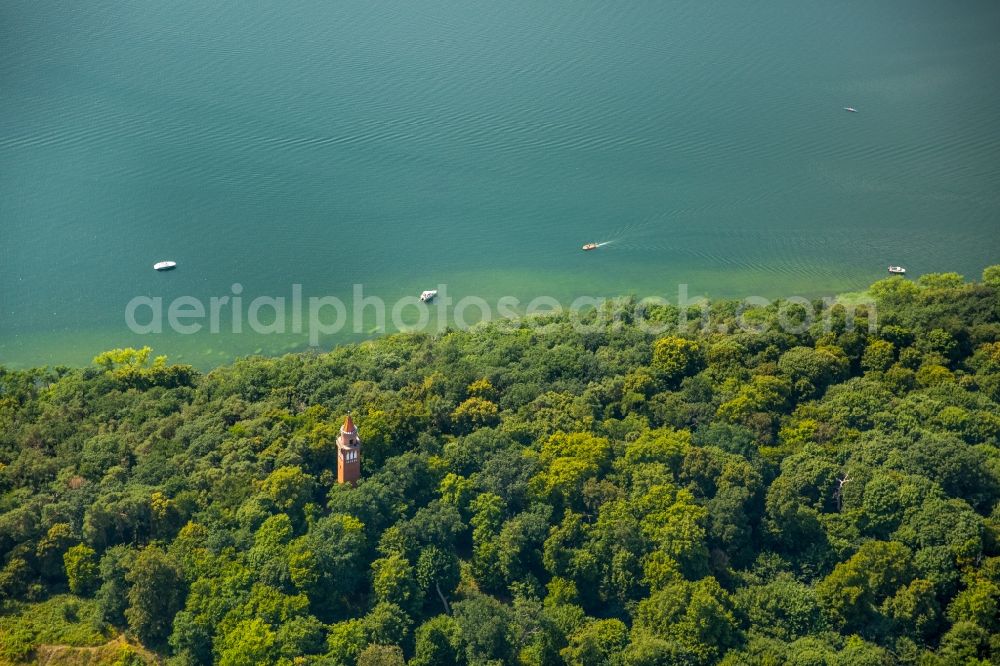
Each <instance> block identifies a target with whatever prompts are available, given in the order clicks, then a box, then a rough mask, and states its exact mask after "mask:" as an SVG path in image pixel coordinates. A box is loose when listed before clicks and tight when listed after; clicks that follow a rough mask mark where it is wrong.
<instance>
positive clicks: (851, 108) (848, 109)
mask: <svg viewBox="0 0 1000 666" xmlns="http://www.w3.org/2000/svg"><path fill="white" fill-rule="evenodd" d="M844 111H847V112H848V113H857V112H858V110H857V109H855V108H854V107H853V106H845V107H844Z"/></svg>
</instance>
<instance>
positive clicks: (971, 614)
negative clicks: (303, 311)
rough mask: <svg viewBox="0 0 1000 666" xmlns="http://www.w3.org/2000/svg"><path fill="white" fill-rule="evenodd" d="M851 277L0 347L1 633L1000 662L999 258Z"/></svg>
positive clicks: (115, 647) (21, 648)
mask: <svg viewBox="0 0 1000 666" xmlns="http://www.w3.org/2000/svg"><path fill="white" fill-rule="evenodd" d="M869 293H870V294H871V295H872V297H873V298H874V299H875V303H876V305H877V307H876V309H875V312H877V325H873V326H871V327H869V323H874V322H872V321H871V317H872V316H873V312H872V310H871V309H870V308H866V307H859V308H858V309H857V310H856V311H855V312H854V313H853V314H854V318H853V327H852V326H851V325H850V324H851V320H850V318H849V317H848V316H847V311H846V310H844V309H841V308H837V309H835V310H834V312H833V315H832V317H831V318H830V319H829V321H828V322H826V323H825V324H824V322H822V321H819V320H817V321H814V322H813V323H812V325H811V326H802V327H799V329H798V330H799V332H795V333H793V332H788V330H787V329H788V328H789V327H788V326H787V318H788V317H787V316H786V317H785V318H784V319H785V320H786V321H785V323H786V325H785V326H784V327H782V326H779V325H778V319H779V317H778V307H777V306H770V307H760V308H758V309H756V310H754V311H752V312H750V313H749V315H747V314H744V319H746V317H747V316H749V317H750V318H751V319H752V320H753V321H754V323H755V326H756V328H757V329H758V330H756V331H753V332H749V331H744V330H740V328H739V327H737V326H735V323H736V317H737V314H738V313H737V307H736V304H734V303H729V302H721V301H720V302H717V303H714V304H713V305H712V308H711V325H710V326H709V327H708V328H707V329H703V330H699V331H694V330H691V331H673V332H671V333H666V334H660V335H654V334H651V333H649V332H648V331H644V330H643V329H642V328H641V327H639V326H636V325H635V323H634V318H635V316H636V314H637V309H638V308H640V307H642V306H640V305H638V304H637V303H636V302H634V301H629V300H624V301H621V302H619V303H617V304H616V306H615V308H616V312H617V315H618V317H617V319H618V321H617V322H615V321H611V320H610V319H609V318H607V319H602V318H601V317H600V313H599V312H593V313H591V321H590V323H591V324H593V325H591V326H583V327H582V326H579V325H574V324H573V322H571V321H569V319H568V318H565V317H559V316H556V317H553V318H551V319H548V320H546V321H545V322H544V324H545V325H544V327H539V326H538V325H537V324H538V322H537V321H535V322H525V321H521V322H501V323H495V324H491V325H488V326H485V327H482V328H479V329H476V330H473V331H449V332H445V333H443V334H440V335H436V336H428V335H418V334H398V335H391V336H388V337H384V338H381V339H378V340H374V341H371V342H366V343H363V344H359V345H353V346H345V347H341V348H336V349H334V350H333V351H330V352H329V353H303V354H294V355H289V356H285V357H283V358H274V359H269V358H248V359H245V360H241V361H239V362H236V363H235V364H233V365H231V366H228V367H222V368H218V369H216V370H213V371H212V372H209V373H206V374H202V373H199V372H197V371H196V370H194V369H193V368H191V367H187V366H177V365H170V364H169V363H167V362H166V361H165V360H164V359H152V358H150V354H149V350H116V351H112V352H107V353H104V354H101V355H100V356H98V357H97V358H96V359H95V361H94V364H93V366H91V367H88V368H84V369H67V368H44V369H36V370H29V371H15V370H0V599H2V600H3V606H2V616H0V660H7V661H9V662H14V663H18V662H30V661H32V660H35V659H39V656H40V655H42V654H44V655H47V656H48V657H51V659H53V660H58V658H63V659H65V660H67V661H66V663H70V662H69V661H68V660H71V659H72V658H74V654H76V655H77V656H79V655H78V654H77V653H74V651H73V650H70V649H63V648H60V650H61V651H59V650H57V649H56V648H54V647H53V646H55V645H70V646H102V645H104V647H103V648H100V649H102V650H104V651H105V652H103V653H100V654H104V655H105V657H104V658H106V659H108V660H109V661H110V660H117V661H118V662H119V663H141V662H144V661H149V660H152V659H154V658H156V656H159V657H162V658H165V659H167V660H168V662H169V663H175V664H211V663H218V664H222V665H225V666H237V665H244V664H245V665H251V664H289V665H291V664H316V665H320V664H323V665H330V666H337V665H344V666H355V665H357V666H368V665H373V664H379V665H391V664H404V663H405V664H411V665H413V666H430V665H434V664H441V665H445V664H467V665H468V666H479V665H484V664H498V665H499V664H525V665H529V664H530V665H534V664H538V665H541V664H569V665H587V666H597V665H603V664H607V665H619V666H640V665H643V666H645V665H653V664H691V665H702V664H716V663H722V664H728V665H735V664H760V665H762V666H763V665H765V664H801V665H806V664H809V665H814V664H890V663H905V664H925V665H937V664H942V665H944V664H966V665H967V664H988V663H993V664H996V663H1000V449H998V434H1000V410H998V401H1000V267H994V268H991V269H987V271H986V273H985V274H984V276H983V280H982V282H980V283H966V282H964V281H963V279H962V278H961V277H960V276H957V275H954V274H935V275H929V276H924V277H922V278H921V279H920V280H918V281H916V282H913V281H909V280H905V279H902V278H891V279H887V280H883V281H881V282H878V283H876V284H875V285H873V286H872V288H871V289H870V291H869ZM796 307H798V306H796ZM788 312H793V314H794V309H788V308H786V309H785V314H786V315H787V314H788ZM642 314H643V316H644V317H645V318H647V319H648V318H652V319H654V320H658V321H661V322H664V323H668V324H669V323H672V322H676V321H677V319H678V315H679V313H678V311H677V310H676V308H671V307H667V306H661V307H657V308H647V309H644V310H643V311H642ZM801 314H802V313H800V315H801ZM693 319H697V317H694V318H693ZM595 322H596V323H595ZM722 325H725V326H726V327H728V328H727V330H730V331H734V332H731V333H720V332H719V331H720V330H722V329H721V328H720V326H722ZM826 329H829V330H826ZM348 410H351V412H352V414H353V416H354V420H355V422H356V423H357V425H358V428H359V432H360V435H361V439H362V441H363V480H362V482H361V483H360V484H358V486H357V487H355V488H350V487H348V486H339V485H337V483H336V444H335V439H336V437H337V434H338V432H339V428H340V425H341V423H342V422H343V419H344V415H345V413H346V412H347V411H348ZM122 634H124V635H125V636H126V638H127V640H126V641H123V640H121V639H120V638H119V636H120V635H122ZM109 641H114V642H113V643H111V644H109V645H111V647H109V646H108V645H105V644H108V643H109ZM95 654H97V653H95ZM60 655H61V657H60ZM50 663H56V661H50ZM81 663H82V662H81Z"/></svg>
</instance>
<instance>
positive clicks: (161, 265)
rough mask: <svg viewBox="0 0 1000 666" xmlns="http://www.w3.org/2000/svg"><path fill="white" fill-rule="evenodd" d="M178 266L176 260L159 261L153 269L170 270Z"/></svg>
mask: <svg viewBox="0 0 1000 666" xmlns="http://www.w3.org/2000/svg"><path fill="white" fill-rule="evenodd" d="M176 267H177V262H176V261H158V262H156V263H155V264H153V270H156V271H169V270H171V269H173V268H176Z"/></svg>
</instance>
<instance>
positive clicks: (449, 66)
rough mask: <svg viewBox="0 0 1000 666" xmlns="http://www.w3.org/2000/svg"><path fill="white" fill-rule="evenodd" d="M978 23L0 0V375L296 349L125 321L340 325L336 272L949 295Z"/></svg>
mask: <svg viewBox="0 0 1000 666" xmlns="http://www.w3.org/2000/svg"><path fill="white" fill-rule="evenodd" d="M998 35H1000V5H998V4H997V3H996V2H995V1H993V0H987V1H981V2H980V1H960V2H953V3H943V2H940V1H939V0H934V1H929V0H884V1H879V2H870V1H869V2H861V1H860V0H859V1H846V0H845V1H843V2H829V1H825V0H824V1H820V0H771V1H769V2H764V3H735V2H733V3H717V2H704V1H700V0H694V1H683V2H674V1H665V2H656V3H653V2H630V3H615V2H607V1H601V2H597V1H594V0H574V1H572V2H570V1H568V0H547V1H546V2H539V1H538V0H511V1H510V2H504V3H496V2H485V1H483V0H412V1H410V0H408V1H406V2H403V1H401V0H397V1H393V2H379V1H372V0H364V1H361V0H322V1H321V0H305V1H304V0H285V1H283V2H274V3H246V2H233V1H231V0H217V1H215V2H203V1H198V2H194V1H192V0H175V1H173V2H166V3H162V2H160V3H154V2H149V1H147V0H139V1H138V2H136V1H135V0H128V1H126V0H92V1H90V2H85V3H61V2H54V1H52V0H41V1H39V0H6V1H5V3H4V10H3V20H2V21H0V43H2V44H3V45H4V46H3V49H2V50H0V91H2V93H0V363H5V364H8V365H12V366H25V365H36V364H59V363H67V364H85V363H87V362H89V359H90V358H91V357H92V356H94V355H95V354H96V353H97V352H99V351H102V350H104V349H108V348H113V347H118V346H126V345H143V344H148V345H150V346H152V347H154V348H155V349H156V351H157V352H158V353H166V354H168V355H169V356H170V357H171V358H172V359H174V360H180V361H186V362H190V363H194V364H196V365H198V366H200V367H210V366H212V365H214V364H218V363H221V362H225V361H227V360H229V359H231V358H232V357H233V356H234V355H238V354H248V353H255V352H256V353H268V354H270V353H278V352H281V351H284V350H288V349H301V348H303V347H304V346H305V345H306V344H307V339H306V336H305V334H304V333H303V334H293V333H291V332H290V331H288V332H286V333H285V334H284V335H267V334H257V333H252V332H244V333H241V334H234V333H233V332H232V327H231V326H230V325H229V324H228V323H226V320H225V315H224V313H223V321H222V323H221V324H220V332H219V333H212V332H210V331H208V330H206V329H203V330H202V331H201V332H199V333H197V334H194V335H181V334H177V333H164V334H160V335H156V334H150V335H140V334H136V333H133V332H131V331H130V330H129V328H128V327H127V326H126V324H125V315H124V313H125V309H126V305H127V304H128V303H129V302H130V300H131V299H133V298H134V297H136V296H148V297H159V298H162V299H163V302H164V303H165V304H166V303H169V302H171V301H172V300H173V299H175V298H177V297H179V296H185V295H186V296H191V297H192V298H194V299H197V300H198V301H199V302H203V303H206V304H207V303H208V299H210V298H211V297H212V296H220V297H221V296H225V295H230V296H232V295H233V288H232V285H233V284H235V283H238V284H239V285H241V287H242V294H241V296H242V297H243V298H244V299H245V301H250V300H251V299H253V298H255V297H257V296H272V297H286V298H287V297H290V296H291V293H292V288H293V287H292V285H294V284H299V285H302V287H301V288H302V293H303V295H304V298H306V299H308V298H309V297H310V296H316V297H319V296H328V295H329V296H335V297H338V298H341V299H343V300H344V301H345V302H346V303H347V304H348V308H350V299H351V295H352V290H353V285H355V284H361V285H363V289H364V292H365V293H366V294H369V295H377V296H379V297H380V298H382V299H384V300H385V301H386V302H387V303H388V304H389V306H391V304H392V303H393V302H394V301H395V300H396V299H398V298H400V297H403V296H412V295H414V294H419V293H420V292H421V291H422V290H423V289H427V288H431V287H435V286H437V285H438V284H445V285H447V287H448V290H449V293H450V295H452V297H454V298H455V299H456V300H458V299H460V298H462V297H464V296H472V295H474V296H479V297H482V298H484V299H486V300H487V301H488V302H491V303H492V302H494V301H495V300H496V299H498V298H499V297H501V296H512V297H516V298H518V299H519V300H520V301H521V302H522V303H525V302H527V301H529V300H531V299H532V298H534V297H536V296H543V295H544V296H551V297H553V298H555V299H558V300H559V301H560V302H563V303H569V301H571V300H572V299H573V298H575V297H578V296H595V297H598V296H615V295H621V294H635V295H639V296H646V295H662V296H665V297H668V298H671V299H675V298H676V295H677V289H678V284H681V283H683V284H686V285H688V287H687V288H688V291H689V293H690V294H692V295H707V296H710V297H717V296H747V295H751V294H754V295H762V296H766V297H776V296H791V295H805V296H817V295H822V294H831V293H836V292H838V291H845V290H854V289H859V288H862V287H864V286H866V285H867V284H869V283H870V282H872V281H874V280H876V279H878V278H881V277H882V276H883V275H884V274H885V267H886V266H887V265H888V264H890V263H901V264H903V265H905V266H907V267H908V268H909V269H910V272H911V274H920V273H923V272H930V271H942V270H956V271H959V272H962V273H964V274H966V275H967V276H969V277H975V276H978V274H979V271H981V269H982V268H983V267H984V266H986V265H989V264H991V263H996V262H998V261H1000V252H998V250H1000V233H998V232H1000V85H998V80H997V63H1000V37H998ZM845 106H854V107H857V109H858V110H859V112H858V113H848V112H845V111H844V110H843V107H845ZM590 241H611V243H610V244H608V245H606V246H603V247H601V248H600V249H599V250H597V251H594V252H586V253H584V252H582V251H581V250H580V246H581V245H582V244H583V243H586V242H590ZM161 259H172V260H176V261H177V262H178V263H179V268H178V269H177V270H175V271H173V272H170V273H162V274H161V273H156V272H154V271H153V270H152V269H151V265H152V264H153V263H154V262H155V261H159V260H161ZM164 308H166V305H164ZM414 312H415V310H414V309H411V310H410V314H413V313H414ZM328 314H329V313H328ZM147 318H148V317H147ZM262 318H266V317H262ZM358 326H359V328H360V329H361V333H360V334H358V333H353V332H348V333H343V334H341V335H338V336H333V337H326V338H322V342H323V344H324V345H327V346H328V345H329V344H332V343H334V342H337V341H341V340H349V339H358V338H362V337H365V336H368V335H373V334H377V333H378V332H379V329H378V328H377V327H376V325H374V323H373V322H372V321H367V320H366V321H365V322H364V324H363V325H360V324H359V325H358ZM390 328H391V325H390ZM244 329H246V327H244Z"/></svg>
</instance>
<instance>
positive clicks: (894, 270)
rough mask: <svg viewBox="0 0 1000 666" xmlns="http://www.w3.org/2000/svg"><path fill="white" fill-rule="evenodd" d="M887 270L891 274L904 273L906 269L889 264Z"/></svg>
mask: <svg viewBox="0 0 1000 666" xmlns="http://www.w3.org/2000/svg"><path fill="white" fill-rule="evenodd" d="M889 272H890V273H892V274H893V275H906V269H905V268H903V267H902V266H889Z"/></svg>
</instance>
